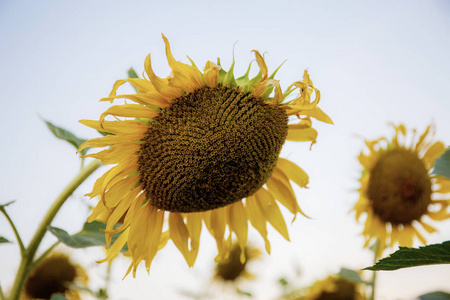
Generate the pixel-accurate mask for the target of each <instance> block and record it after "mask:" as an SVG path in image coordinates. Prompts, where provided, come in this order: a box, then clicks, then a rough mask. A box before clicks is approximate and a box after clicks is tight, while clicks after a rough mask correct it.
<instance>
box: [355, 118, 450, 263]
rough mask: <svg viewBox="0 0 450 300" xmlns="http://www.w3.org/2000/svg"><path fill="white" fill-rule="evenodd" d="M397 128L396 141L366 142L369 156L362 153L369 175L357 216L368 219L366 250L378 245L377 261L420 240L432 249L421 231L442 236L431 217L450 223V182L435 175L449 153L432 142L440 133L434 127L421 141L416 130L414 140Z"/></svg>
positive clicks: (363, 184) (363, 181) (401, 127)
mask: <svg viewBox="0 0 450 300" xmlns="http://www.w3.org/2000/svg"><path fill="white" fill-rule="evenodd" d="M392 126H393V127H394V129H395V136H394V137H393V139H392V140H388V139H387V138H384V137H382V138H379V139H377V140H374V141H366V143H365V144H366V146H367V148H368V150H369V154H364V152H361V154H360V155H359V157H358V159H359V162H360V163H361V165H362V166H363V167H364V170H363V172H362V176H361V179H360V182H361V188H360V190H359V200H358V202H357V203H356V205H355V206H354V208H353V210H354V211H355V216H356V220H359V219H360V217H361V215H362V214H366V215H367V216H366V220H365V226H364V230H363V235H364V236H365V238H366V243H365V245H364V246H365V247H368V246H369V245H370V244H371V241H372V240H376V241H378V243H379V245H378V249H379V250H378V251H377V256H380V255H381V254H382V251H383V250H384V249H385V248H386V245H389V246H390V247H394V246H395V245H396V244H399V245H400V246H406V247H411V246H412V245H413V241H414V239H415V238H417V239H418V240H419V241H420V242H421V243H423V244H426V240H425V238H424V236H423V235H422V234H421V233H420V231H419V229H423V230H425V231H426V232H428V233H430V234H431V233H433V232H435V231H436V229H435V228H434V227H433V226H431V225H430V224H428V223H427V221H426V220H425V219H426V217H427V218H428V219H431V220H434V221H442V220H444V219H447V218H450V213H448V212H447V207H448V205H449V204H450V198H448V195H445V194H447V193H449V192H450V180H449V179H447V178H444V177H440V176H436V175H432V174H431V168H432V167H433V165H434V161H435V160H436V158H438V157H439V156H440V155H441V154H442V153H443V152H444V151H445V146H444V144H443V143H441V142H439V141H436V142H433V141H431V140H430V137H431V136H433V135H434V127H433V126H431V125H430V126H428V127H427V129H426V130H425V132H424V133H422V134H421V135H420V136H419V137H418V136H417V132H416V130H412V135H411V137H409V135H408V134H407V130H406V128H405V126H404V125H402V124H400V125H398V126H396V125H392Z"/></svg>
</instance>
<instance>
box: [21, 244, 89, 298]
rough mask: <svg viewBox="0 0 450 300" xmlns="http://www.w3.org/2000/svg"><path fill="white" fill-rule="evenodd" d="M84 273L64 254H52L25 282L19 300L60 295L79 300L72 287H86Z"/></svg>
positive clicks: (76, 292) (86, 280)
mask: <svg viewBox="0 0 450 300" xmlns="http://www.w3.org/2000/svg"><path fill="white" fill-rule="evenodd" d="M87 282H88V276H87V274H86V271H85V270H84V269H83V268H82V267H81V266H80V265H77V264H74V263H73V262H71V260H70V259H69V257H68V256H67V255H66V254H63V253H60V252H54V253H53V254H51V255H50V256H48V257H46V258H44V259H43V260H42V261H41V262H40V263H39V264H38V265H37V266H36V268H35V269H34V270H33V271H32V272H31V274H30V275H29V277H28V279H27V280H26V282H25V286H24V290H23V293H22V295H21V297H20V299H21V300H31V299H50V298H51V297H52V295H53V294H62V295H64V297H65V298H66V299H68V300H81V298H80V295H79V293H78V290H76V289H74V287H73V285H86V284H87Z"/></svg>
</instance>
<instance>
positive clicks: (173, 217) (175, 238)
mask: <svg viewBox="0 0 450 300" xmlns="http://www.w3.org/2000/svg"><path fill="white" fill-rule="evenodd" d="M169 233H170V239H171V240H172V242H173V243H174V244H175V246H176V247H177V248H178V250H179V251H180V252H181V254H183V256H184V259H185V260H186V262H188V264H189V262H190V259H189V246H188V241H189V231H188V229H187V227H186V224H184V221H183V217H182V216H181V214H179V213H172V212H171V213H169ZM189 266H190V267H191V265H189Z"/></svg>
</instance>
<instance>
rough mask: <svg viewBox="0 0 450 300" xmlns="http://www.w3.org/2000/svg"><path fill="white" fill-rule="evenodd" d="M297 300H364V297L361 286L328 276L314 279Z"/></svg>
mask: <svg viewBox="0 0 450 300" xmlns="http://www.w3.org/2000/svg"><path fill="white" fill-rule="evenodd" d="M297 299H298V300H300V299H302V300H364V299H366V297H365V296H364V293H363V292H362V291H361V287H360V286H359V285H358V284H356V283H354V282H351V281H348V280H346V279H343V278H340V277H337V276H328V277H327V278H325V279H323V280H319V281H316V282H315V283H314V284H313V285H312V286H311V287H310V288H309V289H308V292H307V294H306V295H305V296H301V297H299V298H297Z"/></svg>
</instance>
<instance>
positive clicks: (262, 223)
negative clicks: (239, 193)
mask: <svg viewBox="0 0 450 300" xmlns="http://www.w3.org/2000/svg"><path fill="white" fill-rule="evenodd" d="M245 208H246V210H247V216H248V220H249V221H250V223H251V224H252V226H253V227H254V228H255V229H256V230H257V231H258V232H259V234H260V235H261V237H262V238H263V239H264V244H265V248H266V252H267V253H269V254H270V242H269V240H268V239H267V226H266V223H267V220H266V219H265V217H264V215H263V214H262V212H261V210H260V209H259V207H258V203H257V202H256V199H255V197H254V196H250V197H247V199H246V200H245Z"/></svg>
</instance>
